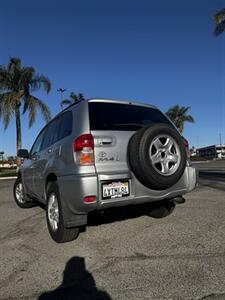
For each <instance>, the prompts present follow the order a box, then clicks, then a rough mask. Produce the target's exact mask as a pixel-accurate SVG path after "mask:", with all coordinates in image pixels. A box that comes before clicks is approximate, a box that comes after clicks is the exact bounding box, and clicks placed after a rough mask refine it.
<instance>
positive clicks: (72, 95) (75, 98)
mask: <svg viewBox="0 0 225 300" xmlns="http://www.w3.org/2000/svg"><path fill="white" fill-rule="evenodd" d="M81 100H85V98H84V95H83V94H82V93H79V94H75V93H74V92H72V93H70V99H64V100H62V101H61V106H62V105H71V104H73V103H76V102H79V101H81Z"/></svg>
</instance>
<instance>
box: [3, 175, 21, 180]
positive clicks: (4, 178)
mask: <svg viewBox="0 0 225 300" xmlns="http://www.w3.org/2000/svg"><path fill="white" fill-rule="evenodd" d="M16 178H17V176H12V177H0V180H6V179H8V180H9V179H16Z"/></svg>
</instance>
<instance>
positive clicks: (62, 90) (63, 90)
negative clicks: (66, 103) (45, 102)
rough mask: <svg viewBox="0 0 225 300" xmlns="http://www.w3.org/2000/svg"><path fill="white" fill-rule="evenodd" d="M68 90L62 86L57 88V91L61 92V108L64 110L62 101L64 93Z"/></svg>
mask: <svg viewBox="0 0 225 300" xmlns="http://www.w3.org/2000/svg"><path fill="white" fill-rule="evenodd" d="M65 91H66V89H62V88H59V89H58V90H57V92H59V93H60V99H61V101H60V106H61V110H63V104H62V101H63V93H64V92H65Z"/></svg>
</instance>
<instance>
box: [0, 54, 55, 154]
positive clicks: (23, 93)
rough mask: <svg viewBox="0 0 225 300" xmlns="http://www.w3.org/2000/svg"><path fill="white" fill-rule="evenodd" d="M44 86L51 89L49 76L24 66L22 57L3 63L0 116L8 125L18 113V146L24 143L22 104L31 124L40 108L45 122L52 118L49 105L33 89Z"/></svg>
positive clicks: (1, 69) (0, 83)
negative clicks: (33, 93)
mask: <svg viewBox="0 0 225 300" xmlns="http://www.w3.org/2000/svg"><path fill="white" fill-rule="evenodd" d="M41 88H43V89H44V91H45V92H46V93H49V92H50V90H51V83H50V81H49V79H48V78H47V77H45V76H43V75H38V74H37V73H36V72H35V69H34V68H33V67H23V66H22V65H21V60H20V58H17V57H15V58H11V59H10V61H9V63H8V65H7V66H6V67H4V66H0V119H2V122H3V125H4V129H6V128H7V127H8V125H9V123H10V121H11V120H12V118H13V117H15V120H16V150H17V151H18V149H20V148H21V146H22V138H21V108H22V113H23V114H24V113H25V112H26V111H28V120H29V127H31V126H32V125H33V123H34V122H35V119H36V115H37V109H39V110H40V111H41V113H42V116H43V118H44V120H45V121H46V122H48V121H49V120H50V119H51V114H50V111H49V108H48V107H47V106H46V105H45V104H44V103H43V102H42V101H41V100H40V99H38V98H36V97H35V96H33V95H31V92H34V91H36V90H39V89H41Z"/></svg>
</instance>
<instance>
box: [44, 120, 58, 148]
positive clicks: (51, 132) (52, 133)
mask: <svg viewBox="0 0 225 300" xmlns="http://www.w3.org/2000/svg"><path fill="white" fill-rule="evenodd" d="M58 129H59V119H55V120H54V121H52V122H51V123H50V124H49V125H48V127H47V128H46V134H45V136H44V140H43V143H42V146H41V150H43V149H46V148H48V147H49V146H51V145H52V144H54V143H55V142H56V141H57V138H58Z"/></svg>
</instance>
